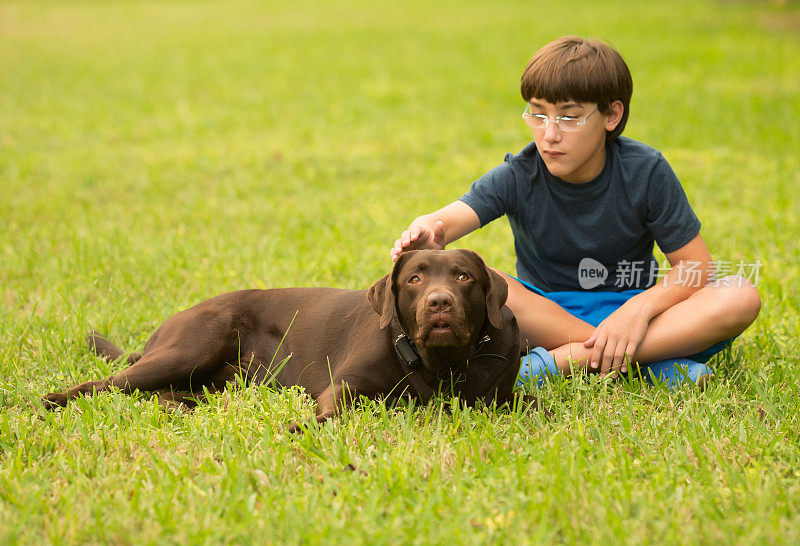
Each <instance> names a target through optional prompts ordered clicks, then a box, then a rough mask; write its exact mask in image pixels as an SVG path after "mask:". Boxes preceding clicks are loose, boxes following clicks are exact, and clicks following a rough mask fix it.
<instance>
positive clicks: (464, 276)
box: [456, 273, 471, 281]
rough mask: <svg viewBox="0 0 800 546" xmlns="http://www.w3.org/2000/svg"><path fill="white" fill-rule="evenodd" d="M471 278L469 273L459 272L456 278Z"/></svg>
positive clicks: (461, 279) (465, 279) (462, 279)
mask: <svg viewBox="0 0 800 546" xmlns="http://www.w3.org/2000/svg"><path fill="white" fill-rule="evenodd" d="M470 278H471V277H470V276H469V273H459V274H458V277H456V280H459V281H468V280H470Z"/></svg>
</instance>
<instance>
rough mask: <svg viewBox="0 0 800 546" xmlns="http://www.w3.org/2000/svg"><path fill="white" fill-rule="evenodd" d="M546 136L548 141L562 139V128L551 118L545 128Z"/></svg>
mask: <svg viewBox="0 0 800 546" xmlns="http://www.w3.org/2000/svg"><path fill="white" fill-rule="evenodd" d="M544 138H545V140H547V141H548V142H558V141H559V140H561V128H560V127H559V126H558V123H556V122H554V121H553V120H550V121H548V122H547V127H545V129H544Z"/></svg>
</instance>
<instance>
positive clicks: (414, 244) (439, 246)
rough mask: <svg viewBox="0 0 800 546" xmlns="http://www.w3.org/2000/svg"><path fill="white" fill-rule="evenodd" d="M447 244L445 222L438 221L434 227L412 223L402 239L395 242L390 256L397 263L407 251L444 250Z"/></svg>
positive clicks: (403, 233)
mask: <svg viewBox="0 0 800 546" xmlns="http://www.w3.org/2000/svg"><path fill="white" fill-rule="evenodd" d="M446 244H447V239H446V238H445V228H444V222H442V221H441V220H439V221H437V222H436V223H435V224H434V225H433V227H431V226H428V225H426V224H421V223H420V224H414V223H412V224H411V225H410V226H408V229H407V230H405V231H403V232H402V233H401V234H400V238H399V239H397V240H396V241H395V242H394V246H393V247H392V250H390V251H389V255H390V256H391V258H392V261H393V262H395V261H397V258H398V257H399V256H400V254H402V253H403V252H405V251H406V250H425V249H428V250H444V247H445V245H446Z"/></svg>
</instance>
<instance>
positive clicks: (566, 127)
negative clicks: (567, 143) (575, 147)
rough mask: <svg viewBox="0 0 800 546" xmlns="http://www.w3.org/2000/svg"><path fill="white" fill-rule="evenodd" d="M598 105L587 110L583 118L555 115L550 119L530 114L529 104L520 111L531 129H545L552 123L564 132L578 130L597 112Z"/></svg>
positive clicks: (542, 115) (541, 115)
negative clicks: (586, 114)
mask: <svg viewBox="0 0 800 546" xmlns="http://www.w3.org/2000/svg"><path fill="white" fill-rule="evenodd" d="M599 107H600V106H599V105H598V106H595V107H594V110H592V111H591V112H589V115H588V116H586V117H585V118H583V120H581V118H578V117H575V116H556V118H555V119H553V120H551V119H550V118H549V117H548V116H545V115H544V114H531V104H530V103H528V105H527V106H526V107H525V111H524V112H522V119H524V120H525V123H527V124H528V127H530V128H531V129H547V126H548V125H550V123H551V121H552V123H555V124H556V125H558V128H559V129H560V130H561V131H563V132H565V133H574V132H575V131H580V130H581V127H583V126H584V125H586V122H587V121H589V118H590V117H592V114H594V113H595V112H597V109H598V108H599Z"/></svg>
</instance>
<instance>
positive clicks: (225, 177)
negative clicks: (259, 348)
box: [0, 0, 800, 544]
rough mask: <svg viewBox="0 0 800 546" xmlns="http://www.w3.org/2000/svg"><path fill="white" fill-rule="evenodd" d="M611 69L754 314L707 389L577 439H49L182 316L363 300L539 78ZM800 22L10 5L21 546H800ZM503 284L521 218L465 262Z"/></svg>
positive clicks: (450, 426)
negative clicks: (581, 41) (73, 394)
mask: <svg viewBox="0 0 800 546" xmlns="http://www.w3.org/2000/svg"><path fill="white" fill-rule="evenodd" d="M563 34H580V35H584V36H593V37H600V38H604V39H607V40H609V41H610V42H612V43H613V44H614V45H615V46H617V47H618V48H619V49H620V51H621V52H622V53H623V55H624V56H625V58H626V60H627V61H628V63H629V65H630V68H631V71H632V73H633V76H634V82H635V91H634V98H633V103H632V109H631V111H632V114H631V120H630V122H629V124H628V128H627V129H626V135H628V136H630V137H633V138H636V139H638V140H642V141H644V142H647V143H648V144H650V145H652V146H655V147H656V148H659V149H660V150H662V151H663V153H664V154H665V156H666V157H667V159H668V160H669V161H670V163H671V164H672V166H673V168H674V170H675V171H676V172H677V173H678V176H679V178H680V179H681V180H682V182H683V184H684V187H685V189H686V192H687V194H688V195H689V198H690V200H691V202H692V203H693V205H694V208H695V210H696V211H697V213H698V215H699V216H700V218H701V220H702V221H703V226H704V227H703V236H704V238H705V240H706V242H707V243H708V245H709V247H710V248H711V250H712V253H713V255H714V257H715V258H716V259H719V260H725V261H730V262H737V261H739V260H744V261H745V262H753V261H755V260H760V261H761V263H762V264H763V267H762V269H761V274H760V278H759V290H760V292H761V295H762V298H763V310H762V313H761V316H760V317H759V319H758V321H757V322H756V323H755V324H754V325H753V326H752V327H751V328H750V329H749V330H748V331H747V332H745V334H744V335H743V336H742V337H741V338H740V339H739V341H737V343H736V344H735V345H734V349H733V351H732V353H730V354H728V355H726V356H725V357H724V358H722V359H721V360H720V361H719V362H718V366H717V372H718V381H717V382H716V383H715V384H714V385H713V386H712V387H711V388H710V389H708V390H707V391H706V392H704V393H698V392H696V391H695V390H692V389H685V390H681V391H676V392H669V391H668V390H666V389H665V388H651V387H648V386H644V385H641V384H640V383H638V382H635V381H634V382H631V383H613V384H610V385H606V384H603V383H602V382H601V381H599V380H598V379H597V378H589V379H581V378H578V379H575V380H573V381H564V382H559V383H556V384H551V385H548V386H547V387H546V388H545V389H544V390H543V391H542V398H543V400H544V401H545V402H546V404H547V405H548V406H549V407H550V408H551V409H552V410H553V412H554V413H555V416H554V418H553V419H552V420H551V421H550V422H546V421H544V420H543V419H542V418H541V416H539V415H537V414H526V413H524V412H521V411H511V412H498V411H494V410H486V409H480V408H479V409H475V410H469V409H463V408H461V407H459V406H458V405H457V404H456V405H453V404H451V402H450V401H449V400H439V401H436V402H434V403H432V404H431V405H429V406H425V407H419V406H405V405H400V406H397V407H391V408H386V407H385V406H383V405H380V404H376V403H366V404H364V405H363V406H361V407H359V408H357V409H355V410H352V411H349V412H347V413H346V414H345V415H344V416H343V417H342V418H340V419H337V420H336V421H334V422H332V423H329V424H327V425H325V426H323V427H321V428H319V429H318V430H314V431H312V432H311V433H309V434H306V435H304V436H300V437H290V436H289V435H287V434H286V433H285V431H284V429H285V426H286V425H287V424H288V423H289V422H290V421H292V420H293V419H295V418H297V417H298V416H303V415H311V413H312V411H313V409H312V404H311V402H310V400H308V399H307V398H305V397H304V396H302V395H301V393H299V392H298V391H295V390H287V391H282V392H279V391H273V390H270V389H268V388H266V387H260V386H252V387H247V388H243V389H242V388H240V389H235V390H231V391H229V392H226V393H224V394H221V395H216V396H213V397H212V398H211V402H210V403H209V404H208V405H204V406H201V407H200V408H199V409H197V410H196V411H195V412H194V413H192V414H189V415H173V414H166V413H164V412H162V411H160V410H159V409H158V407H157V404H156V403H155V401H154V400H153V399H152V398H150V397H148V396H145V395H142V396H139V397H128V396H124V395H121V394H119V393H117V394H113V393H112V394H108V395H103V396H96V397H93V398H87V399H82V400H79V401H77V402H76V403H75V404H73V405H72V406H71V407H69V408H68V409H66V410H64V411H59V412H55V413H52V414H50V413H45V412H44V411H43V410H42V409H41V407H40V405H39V402H38V400H39V396H40V395H41V394H42V393H45V392H48V391H51V390H59V389H62V388H63V387H65V386H67V385H71V384H75V383H77V382H79V381H83V380H87V379H92V378H100V377H103V376H106V375H108V374H111V373H113V372H114V370H115V369H116V367H115V366H114V365H112V364H108V363H105V362H102V361H100V360H98V359H96V358H93V357H91V356H89V355H88V354H87V351H86V349H85V347H84V346H83V336H84V334H85V333H86V332H87V331H88V330H90V329H92V328H96V329H98V330H100V331H102V332H104V333H106V334H108V335H109V336H110V337H111V338H112V339H114V340H117V341H119V342H121V343H122V344H123V345H124V346H125V347H127V348H130V349H138V348H141V347H142V345H143V343H144V341H145V339H146V338H147V337H148V335H149V334H150V333H151V332H152V330H153V329H154V328H155V327H156V326H157V325H158V324H160V323H161V322H162V321H163V320H164V319H165V318H166V317H167V316H169V315H170V314H172V313H174V312H176V311H178V310H180V309H183V308H185V307H187V306H189V305H191V304H193V303H194V302H197V301H198V300H200V299H203V298H205V297H209V296H212V295H215V294H217V293H220V292H224V291H227V290H232V289H238V288H246V287H278V286H311V285H326V286H337V287H344V288H365V287H367V286H369V285H370V284H371V283H372V282H373V281H374V280H375V279H377V278H378V277H380V276H381V275H383V274H385V273H386V272H387V271H388V270H389V268H390V262H389V260H388V250H389V247H390V245H391V244H392V242H393V241H394V239H395V237H396V236H397V234H398V233H399V231H400V230H401V229H402V228H404V227H405V226H406V225H407V224H408V222H409V221H410V220H411V219H412V218H413V217H415V216H416V215H418V214H421V213H423V212H428V211H430V210H433V209H435V208H438V207H440V206H442V205H444V204H446V203H448V202H450V201H452V200H453V199H455V198H456V197H458V196H459V195H461V193H462V192H464V191H465V190H466V188H467V187H468V184H469V183H470V182H471V181H472V180H474V179H475V178H477V177H478V176H480V175H481V174H482V173H483V172H485V171H486V170H488V169H489V168H491V167H492V166H494V165H496V164H497V163H499V162H500V161H501V160H502V158H503V154H504V153H505V152H508V151H511V152H516V151H518V150H520V149H521V148H522V147H523V146H524V145H525V144H526V142H527V138H528V136H529V133H528V130H527V128H526V127H525V125H524V123H523V122H522V120H521V119H520V113H521V111H522V107H523V102H522V99H521V97H520V96H519V92H518V82H519V77H520V75H521V72H522V69H523V68H524V65H525V63H526V61H527V60H528V59H529V58H530V56H531V55H532V54H533V53H534V52H535V50H536V49H538V47H540V46H541V45H543V44H544V43H546V42H548V41H550V40H552V39H554V38H556V37H558V36H560V35H563ZM798 35H800V12H798V8H797V4H792V3H790V4H788V5H779V3H767V2H743V3H742V2H705V1H696V2H682V1H678V2H675V1H672V2H621V1H620V2H616V1H611V2H608V1H605V2H597V3H594V4H593V5H587V3H585V2H572V1H565V2H558V3H550V4H545V3H531V2H500V3H494V2H493V3H481V2H474V3H472V2H468V3H465V2H442V3H434V4H432V5H430V4H429V3H426V2H419V3H416V2H403V3H395V4H392V5H390V6H386V7H383V8H376V7H375V6H374V5H373V3H371V2H363V3H357V2H348V3H344V2H336V3H324V2H318V3H310V2H306V1H302V0H301V1H299V2H292V3H290V4H285V3H278V2H273V3H262V2H170V3H160V2H135V1H131V2H100V1H74V2H44V1H43V2H22V1H16V2H9V1H5V2H2V3H0V220H2V233H0V543H4V544H5V543H14V542H20V543H37V544H38V543H42V542H44V543H48V542H49V543H58V544H61V543H109V542H110V543H123V544H124V543H164V542H166V543H177V544H198V543H219V542H236V543H240V542H243V543H247V542H255V543H264V542H266V543H283V542H290V543H299V542H303V543H312V544H316V543H330V542H354V543H370V544H371V543H404V544H405V543H419V544H429V543H481V544H483V543H492V542H509V543H520V542H522V543H525V542H530V543H552V542H595V543H611V542H633V543H642V542H646V543H661V542H684V543H690V542H691V543H694V542H700V543H715V544H718V543H744V544H750V543H798V542H800V525H798V523H800V508H798V499H800V449H798V447H797V445H798V440H799V439H798V431H800V422H799V421H800V419H798V414H800V402H798V394H799V393H798V391H799V390H800V379H798V376H797V370H798V368H799V367H800V359H798V356H797V355H798V350H799V349H800V348H799V347H798V321H797V315H798V312H799V311H800V298H798V284H797V282H798V281H797V279H798V276H799V274H800V271H798V269H799V266H798V249H800V244H798V242H797V241H798V240H800V225H799V224H798V218H800V200H798V197H797V187H798V184H800V159H798V151H800V131H798V130H797V120H798V119H800V95H798V89H800V40H798V38H797V36H798ZM459 244H461V245H463V246H465V247H470V248H474V249H476V250H478V251H479V252H480V253H481V254H482V255H483V256H484V257H485V258H486V259H487V261H488V262H489V263H491V264H492V265H495V266H497V267H499V268H501V269H504V270H507V271H513V265H514V256H513V247H512V245H511V240H510V231H509V229H508V226H507V224H506V223H505V222H504V221H499V222H495V223H494V224H492V225H490V226H488V227H487V228H486V229H483V230H481V231H480V232H477V233H475V234H473V235H471V236H469V237H468V238H466V239H464V240H463V241H460V242H459Z"/></svg>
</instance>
